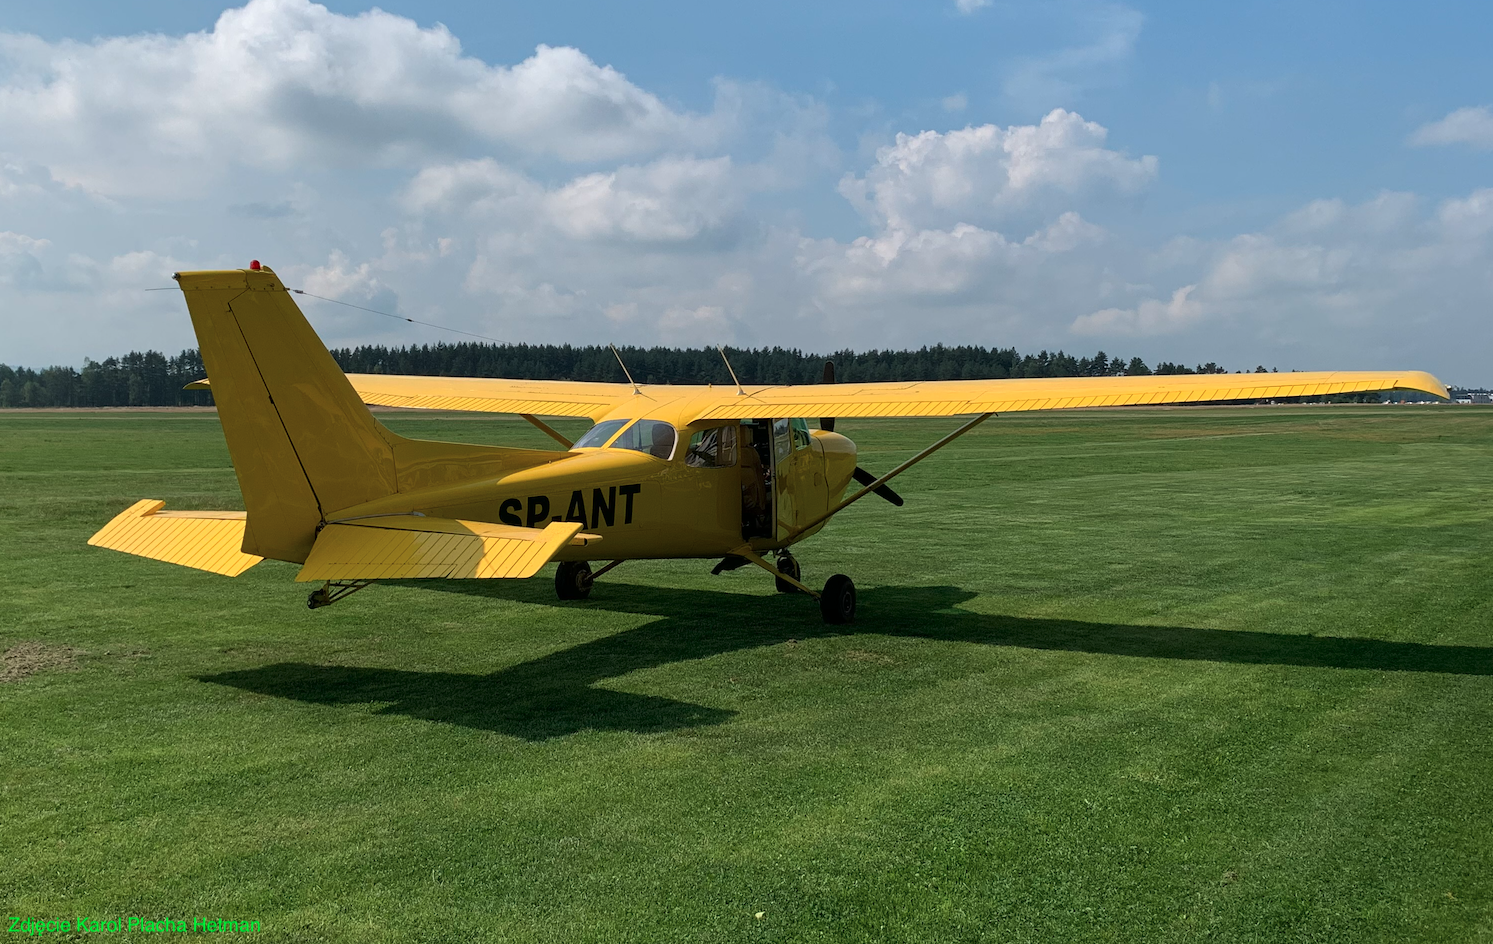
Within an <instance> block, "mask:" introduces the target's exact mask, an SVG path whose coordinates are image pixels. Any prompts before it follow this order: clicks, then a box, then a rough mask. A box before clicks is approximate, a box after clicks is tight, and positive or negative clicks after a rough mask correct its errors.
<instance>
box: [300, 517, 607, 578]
mask: <svg viewBox="0 0 1493 944" xmlns="http://www.w3.org/2000/svg"><path fill="white" fill-rule="evenodd" d="M581 527H582V525H581V523H580V522H579V521H556V522H554V523H552V524H550V525H549V526H548V527H546V528H543V529H538V528H519V527H514V526H513V525H506V524H490V523H488V522H485V521H459V520H457V519H454V518H432V517H428V516H425V515H379V516H377V517H372V518H364V519H355V520H349V521H343V522H337V523H333V524H329V525H327V526H326V527H325V528H322V529H321V533H320V534H318V535H317V536H316V544H315V546H314V547H312V548H311V555H310V556H309V557H307V558H306V564H305V566H304V567H302V568H301V572H300V573H299V574H297V575H296V580H299V581H307V580H398V579H406V578H416V577H475V578H486V579H492V578H501V577H532V576H533V575H534V574H535V573H537V572H538V571H539V568H541V567H543V566H544V565H545V564H546V563H548V562H549V561H550V559H551V558H553V557H554V556H555V554H556V552H558V551H559V550H560V548H562V547H566V546H568V545H571V544H586V543H588V542H590V541H599V540H601V537H600V535H595V534H581V533H580V531H581Z"/></svg>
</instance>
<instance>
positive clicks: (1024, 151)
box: [840, 108, 1157, 229]
mask: <svg viewBox="0 0 1493 944" xmlns="http://www.w3.org/2000/svg"><path fill="white" fill-rule="evenodd" d="M1107 136H1108V131H1107V130H1106V129H1105V128H1104V126H1102V125H1100V124H1098V123H1097V122H1093V121H1085V120H1084V119H1083V118H1082V117H1081V116H1080V115H1077V114H1074V113H1073V112H1070V111H1066V110H1064V109H1061V108H1057V109H1053V110H1052V111H1051V112H1049V113H1048V114H1047V115H1046V116H1045V117H1044V118H1043V119H1042V120H1041V122H1040V123H1038V124H1036V125H1012V126H1011V127H1009V128H1001V127H999V126H996V125H981V126H979V127H969V128H965V129H963V130H959V131H949V132H945V133H939V132H937V131H924V132H922V133H920V134H916V135H907V134H898V135H897V138H896V142H895V143H894V144H892V145H890V146H887V147H883V148H881V149H880V150H878V151H877V152H876V163H875V165H874V166H872V168H871V169H870V170H868V171H867V172H866V173H865V175H864V176H862V177H855V176H853V175H849V174H847V175H846V176H845V177H844V178H843V179H842V180H841V182H840V193H841V194H842V195H844V196H845V198H846V199H848V200H850V202H851V203H852V204H854V205H855V206H856V208H857V209H858V210H860V212H861V213H862V214H863V215H864V216H865V217H866V218H867V219H869V220H871V221H872V222H874V223H876V224H878V225H882V226H886V227H888V228H891V229H920V228H928V227H933V226H949V225H952V224H955V223H969V224H973V225H999V224H1001V223H1002V222H1004V221H1005V220H1006V219H1007V218H1008V217H1009V216H1010V215H1012V214H1013V213H1016V212H1026V211H1029V210H1032V209H1034V208H1035V209H1040V208H1042V207H1043V206H1044V204H1045V205H1056V206H1062V205H1063V204H1066V203H1071V201H1073V200H1075V199H1078V198H1081V197H1084V196H1092V195H1094V194H1100V193H1111V194H1113V193H1120V194H1128V193H1135V192H1137V191H1139V190H1141V189H1143V188H1145V187H1146V186H1147V185H1149V184H1150V183H1151V181H1152V180H1154V179H1155V177H1156V169H1157V160H1156V158H1155V157H1152V156H1145V157H1141V158H1130V157H1127V156H1126V155H1125V154H1123V153H1122V152H1119V151H1113V150H1110V149H1108V148H1106V147H1105V146H1104V145H1105V141H1106V138H1107Z"/></svg>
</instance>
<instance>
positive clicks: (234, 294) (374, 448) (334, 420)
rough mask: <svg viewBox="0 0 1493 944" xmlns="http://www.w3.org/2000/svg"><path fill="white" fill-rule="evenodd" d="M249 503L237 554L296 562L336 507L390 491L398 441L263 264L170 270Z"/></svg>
mask: <svg viewBox="0 0 1493 944" xmlns="http://www.w3.org/2000/svg"><path fill="white" fill-rule="evenodd" d="M176 280H177V282H179V283H180V284H181V289H182V294H184V295H185V296H186V300H187V309H188V311H190V312H191V315H192V327H193V328H194V329H195V330H196V332H197V343H198V345H199V346H200V347H201V349H202V360H203V363H204V364H205V365H206V367H207V373H208V376H209V377H211V378H212V390H213V399H214V400H215V401H216V402H217V405H218V417H219V419H220V420H221V421H222V424H223V435H224V436H225V437H226V438H227V440H228V453H229V455H230V456H231V457H232V459H233V468H234V471H236V472H237V473H238V481H239V488H240V489H241V490H242V491H243V494H244V507H245V508H246V509H247V510H248V525H247V528H246V529H245V531H244V544H243V549H244V552H245V553H248V554H255V555H258V556H260V557H268V558H273V559H275V560H285V561H296V562H301V561H304V560H305V559H306V556H307V555H308V554H309V553H310V551H311V545H312V544H313V543H314V541H315V540H316V529H317V527H318V526H319V525H320V524H321V523H322V522H323V521H325V520H326V518H327V517H328V516H329V515H330V514H331V513H333V512H336V511H338V510H340V509H343V508H348V507H351V506H353V505H357V504H360V503H362V502H366V501H371V500H373V499H376V498H381V497H383V496H385V495H390V494H392V493H394V492H396V491H398V479H397V475H396V469H395V462H394V449H393V447H394V444H395V442H396V440H397V439H398V437H396V436H395V435H394V434H393V433H390V432H389V431H388V430H386V429H384V428H383V426H382V425H380V424H379V422H378V421H377V420H375V419H374V418H373V415H372V414H371V413H369V412H368V407H366V406H365V405H364V404H363V401H362V400H361V399H359V397H358V395H357V393H356V392H355V391H354V390H353V388H352V385H351V384H350V383H348V380H347V377H346V376H345V375H344V374H343V373H342V370H341V368H339V367H338V366H337V362H336V361H334V360H333V359H332V355H331V354H330V353H328V352H327V349H326V346H325V345H324V344H322V342H321V339H320V338H318V337H317V336H316V332H315V331H313V330H312V329H311V325H310V324H308V323H307V321H306V318H305V316H304V315H302V314H301V310H300V309H299V308H298V307H296V304H295V302H294V301H293V300H292V299H291V297H290V295H289V293H288V292H287V291H286V289H285V286H284V284H282V283H281V281H280V279H279V278H278V277H277V276H276V275H275V274H274V272H272V271H271V270H270V269H268V268H261V269H234V270H229V271H222V272H178V273H177V274H176Z"/></svg>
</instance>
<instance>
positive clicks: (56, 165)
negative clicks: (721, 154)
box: [0, 0, 719, 195]
mask: <svg viewBox="0 0 1493 944" xmlns="http://www.w3.org/2000/svg"><path fill="white" fill-rule="evenodd" d="M0 76H3V84H0V129H3V130H0V151H20V150H22V149H24V150H25V152H26V153H27V154H28V155H30V156H31V157H32V159H33V160H36V161H38V162H40V163H43V164H45V165H46V166H47V167H49V168H50V170H51V173H52V174H53V176H56V177H58V178H59V179H62V180H65V181H67V182H69V183H78V184H81V185H84V186H86V187H89V188H91V189H96V190H99V191H101V192H104V193H110V194H116V195H117V194H128V193H142V192H143V193H173V192H179V191H180V188H181V187H183V186H186V185H189V184H191V183H193V182H196V181H200V180H201V179H203V178H206V177H210V176H211V175H212V174H213V173H214V172H217V171H221V169H222V166H223V165H229V164H235V163H240V164H246V165H251V166H257V167H267V168H273V169H290V168H293V167H295V166H297V165H300V164H304V163H311V164H313V165H316V166H344V165H354V166H361V165H364V164H367V163H370V162H372V163H391V162H392V163H399V162H403V161H407V160H409V159H410V158H411V157H412V156H418V155H425V154H431V153H449V152H452V151H457V150H461V149H463V148H467V147H471V146H475V145H483V146H489V147H498V148H501V149H504V150H505V151H508V152H511V153H514V154H517V155H539V156H550V157H554V158H558V159H561V160H565V161H598V160H608V159H615V158H619V157H625V156H628V155H639V154H647V153H651V152H655V151H658V150H659V149H661V148H665V147H672V146H677V145H680V144H690V143H695V144H699V143H704V142H705V141H706V140H708V139H709V138H710V137H711V136H712V135H714V134H716V133H717V131H718V130H719V129H718V128H717V127H715V126H714V125H713V124H712V122H711V121H709V120H707V119H702V118H700V117H699V116H692V115H686V114H682V113H679V112H677V111H675V110H673V109H671V108H669V107H668V106H666V105H665V104H663V102H661V101H660V100H659V99H658V98H657V97H656V96H654V95H652V94H650V93H648V92H645V91H643V90H642V89H640V88H638V87H637V86H636V85H634V84H632V83H631V82H629V81H628V80H627V79H626V77H624V76H623V75H622V74H621V73H619V72H617V71H616V70H614V69H612V68H610V67H607V66H601V65H597V64H596V63H594V62H592V61H591V60H590V59H589V58H587V57H586V56H585V55H584V54H583V53H581V52H580V51H578V50H575V49H570V48H554V47H549V46H540V47H539V48H538V49H537V50H536V51H535V53H534V55H533V56H531V57H530V58H528V59H526V60H524V61H523V62H521V63H518V64H517V65H514V66H511V67H510V66H500V65H499V66H493V65H488V64H487V63H484V62H482V61H481V60H478V59H475V58H472V57H469V56H465V55H463V53H462V50H461V45H460V43H459V42H458V41H457V40H456V38H455V37H453V36H452V35H451V34H450V33H449V32H448V31H447V30H446V28H445V27H443V26H439V25H437V26H434V27H431V28H428V29H427V28H421V27H419V26H418V25H417V24H416V23H415V22H414V21H412V20H409V19H405V18H404V17H400V16H395V15H393V14H390V13H385V12H383V11H381V10H378V9H374V10H372V11H369V12H367V13H362V14H359V15H357V16H342V15H340V14H336V13H332V12H330V11H328V10H327V8H326V7H323V6H321V5H319V4H314V3H310V2H309V0H250V2H249V3H248V4H247V5H245V6H244V7H241V8H238V9H230V10H227V11H225V12H224V13H223V14H222V15H221V16H220V17H219V19H218V21H217V24H216V25H215V26H214V28H213V30H212V31H211V32H202V33H192V34H189V35H186V36H181V37H169V36H161V35H140V36H129V37H116V38H109V39H101V40H96V41H94V42H92V43H78V42H73V41H62V42H57V43H48V42H45V41H43V40H40V39H38V38H36V37H32V36H23V35H17V34H0Z"/></svg>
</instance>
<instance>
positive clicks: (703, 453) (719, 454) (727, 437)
mask: <svg viewBox="0 0 1493 944" xmlns="http://www.w3.org/2000/svg"><path fill="white" fill-rule="evenodd" d="M684 464H685V465H687V466H690V467H692V468H696V469H725V468H730V467H732V466H735V465H736V427H735V426H717V427H715V428H714V429H704V430H701V431H700V432H698V433H695V434H694V435H693V436H691V437H690V438H689V448H688V449H687V450H685V453H684Z"/></svg>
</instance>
